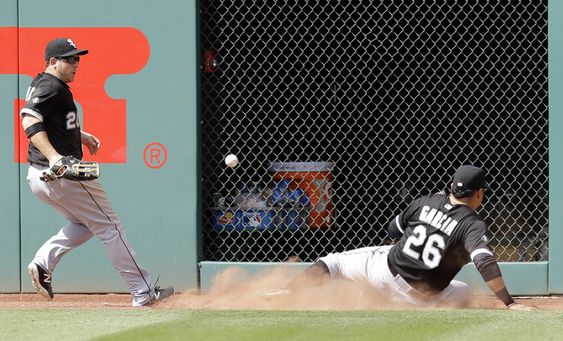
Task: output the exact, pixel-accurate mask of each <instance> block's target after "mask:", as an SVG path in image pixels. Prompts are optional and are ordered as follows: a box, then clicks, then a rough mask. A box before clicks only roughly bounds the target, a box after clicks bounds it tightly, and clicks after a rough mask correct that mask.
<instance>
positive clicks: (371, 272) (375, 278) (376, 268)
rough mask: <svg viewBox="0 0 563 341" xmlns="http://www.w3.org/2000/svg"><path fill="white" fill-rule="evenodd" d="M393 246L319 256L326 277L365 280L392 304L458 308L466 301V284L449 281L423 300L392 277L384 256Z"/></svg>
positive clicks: (400, 279)
mask: <svg viewBox="0 0 563 341" xmlns="http://www.w3.org/2000/svg"><path fill="white" fill-rule="evenodd" d="M392 247H393V245H388V246H373V247H365V248H361V249H356V250H351V251H346V252H341V253H331V254H329V255H327V256H326V257H322V258H320V260H322V261H323V262H324V263H325V264H326V265H327V267H328V269H329V271H330V276H331V277H335V278H345V279H348V280H352V281H354V282H362V281H364V282H365V281H367V282H368V283H369V284H370V285H371V286H373V287H374V288H376V289H377V290H378V291H379V292H380V293H382V294H383V295H385V296H386V297H388V298H389V299H390V300H391V301H393V302H396V303H408V304H412V305H414V306H421V307H427V306H449V307H462V306H465V305H467V304H468V303H469V299H470V291H469V286H468V285H467V284H465V283H464V282H461V281H457V280H453V281H451V283H450V285H449V286H448V287H446V288H445V289H444V290H443V291H441V292H440V293H438V294H436V295H433V296H430V297H428V298H426V299H424V298H423V297H424V295H421V294H420V293H419V292H418V291H417V290H416V289H414V288H413V287H411V286H410V285H409V284H408V283H407V282H406V281H405V280H404V279H403V278H402V277H401V276H400V275H397V276H393V274H391V271H390V270H389V265H388V264H387V255H388V254H389V250H391V248H392Z"/></svg>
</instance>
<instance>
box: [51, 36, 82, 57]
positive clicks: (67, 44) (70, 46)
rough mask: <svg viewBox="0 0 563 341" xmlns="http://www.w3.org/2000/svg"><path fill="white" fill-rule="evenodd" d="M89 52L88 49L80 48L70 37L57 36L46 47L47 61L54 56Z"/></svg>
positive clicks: (68, 55)
mask: <svg viewBox="0 0 563 341" xmlns="http://www.w3.org/2000/svg"><path fill="white" fill-rule="evenodd" d="M87 53H88V50H79V49H78V48H77V47H76V44H75V43H74V42H73V41H72V39H70V38H55V39H53V40H51V41H50V42H49V43H48V44H47V47H46V48H45V61H48V60H49V59H51V58H52V57H55V58H57V57H70V56H74V55H83V54H87Z"/></svg>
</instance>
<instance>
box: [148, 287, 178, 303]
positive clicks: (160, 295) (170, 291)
mask: <svg viewBox="0 0 563 341" xmlns="http://www.w3.org/2000/svg"><path fill="white" fill-rule="evenodd" d="M174 294H175V291H174V288H172V287H166V288H161V287H159V286H156V287H154V298H153V299H152V300H150V301H149V302H148V303H147V304H145V305H144V306H145V307H150V306H152V305H155V304H158V303H162V302H164V301H165V300H166V299H167V298H168V297H170V296H172V295H174Z"/></svg>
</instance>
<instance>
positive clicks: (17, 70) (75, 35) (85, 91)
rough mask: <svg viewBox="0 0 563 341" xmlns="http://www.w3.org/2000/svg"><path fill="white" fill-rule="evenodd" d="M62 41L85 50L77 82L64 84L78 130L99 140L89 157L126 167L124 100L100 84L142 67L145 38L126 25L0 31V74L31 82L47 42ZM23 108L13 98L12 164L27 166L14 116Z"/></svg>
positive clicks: (24, 139) (146, 53) (23, 141)
mask: <svg viewBox="0 0 563 341" xmlns="http://www.w3.org/2000/svg"><path fill="white" fill-rule="evenodd" d="M63 37H68V38H71V39H72V40H73V41H74V42H75V43H76V45H77V46H78V48H80V49H87V50H89V51H90V52H89V53H88V54H87V55H86V56H83V57H82V58H81V60H80V67H79V68H78V73H77V74H76V79H75V80H74V82H72V83H70V84H69V85H70V87H71V89H72V92H73V94H74V100H75V101H76V102H78V103H79V104H80V106H81V108H82V115H83V117H82V121H81V125H82V128H83V129H84V130H85V131H88V132H90V133H92V134H94V135H96V136H97V137H98V138H99V139H100V140H101V142H102V148H100V150H99V152H98V154H97V155H95V157H94V158H95V159H96V160H97V161H99V162H105V163H125V162H126V161H127V126H126V123H127V101H126V100H125V99H115V98H111V97H109V96H108V94H107V93H106V90H105V84H106V81H107V79H108V78H109V77H111V76H113V75H116V74H132V73H136V72H139V71H140V70H142V69H143V67H144V66H145V65H146V63H147V62H148V59H149V54H150V47H149V43H148V41H147V38H146V37H145V35H144V34H143V33H142V32H141V31H139V30H137V29H135V28H131V27H111V28H101V27H100V28H97V27H91V28H84V27H64V28H52V27H49V28H35V27H34V28H31V27H24V28H21V27H20V28H19V29H18V28H16V27H0V51H2V57H1V59H2V60H1V61H2V62H1V63H0V74H20V75H27V76H30V77H31V78H34V77H35V76H36V75H37V74H38V73H40V72H43V71H44V70H45V61H44V60H45V46H46V45H47V43H48V42H49V41H50V40H52V39H54V38H63ZM29 82H30V83H31V80H30V81H29ZM130 85H131V87H134V86H135V85H134V84H130ZM128 91H131V90H130V89H128ZM22 96H25V93H24V94H22ZM23 105H25V100H24V99H20V98H16V99H14V136H15V141H14V142H15V145H14V160H15V161H16V162H26V158H27V145H28V140H27V137H26V136H25V133H24V132H23V129H22V128H21V124H20V118H19V111H20V108H21V107H22V106H23ZM84 156H85V158H88V157H89V156H90V155H89V154H88V153H87V152H85V153H84Z"/></svg>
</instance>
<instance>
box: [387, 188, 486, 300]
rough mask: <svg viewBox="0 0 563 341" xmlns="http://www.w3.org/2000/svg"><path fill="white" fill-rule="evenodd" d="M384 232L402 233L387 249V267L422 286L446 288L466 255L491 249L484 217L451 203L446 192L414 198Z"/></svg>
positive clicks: (431, 290) (422, 288) (436, 289)
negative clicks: (393, 244) (396, 241)
mask: <svg viewBox="0 0 563 341" xmlns="http://www.w3.org/2000/svg"><path fill="white" fill-rule="evenodd" d="M388 232H389V235H390V236H391V237H393V238H396V237H399V236H401V239H400V240H399V242H398V243H397V244H396V245H395V246H394V247H393V248H392V249H391V250H390V252H389V257H388V263H389V269H390V270H391V272H392V273H393V275H397V274H399V275H401V277H403V278H404V279H405V281H407V282H408V283H409V284H410V285H411V286H413V287H414V288H415V289H417V290H419V291H421V292H426V293H437V292H440V291H442V290H443V289H444V288H446V287H447V286H448V285H449V283H450V282H451V280H452V279H453V278H454V277H455V275H456V274H457V273H458V272H459V271H460V270H461V268H462V267H463V265H465V264H466V263H467V262H469V260H470V259H471V258H470V255H471V257H473V256H474V254H475V253H476V252H485V253H487V254H488V253H490V254H491V255H492V252H491V251H490V247H489V245H488V238H487V237H486V233H487V226H486V224H485V222H484V221H483V219H482V218H481V217H480V216H479V215H478V214H477V213H476V212H475V211H473V210H472V209H471V208H470V207H468V206H467V205H463V204H460V205H453V204H452V203H451V201H450V199H449V196H448V195H446V194H445V193H437V194H432V195H428V196H424V197H421V198H418V199H416V200H414V201H413V202H412V203H411V204H410V205H409V206H408V207H407V209H406V210H405V211H403V212H402V213H400V214H399V215H398V216H397V217H396V218H395V219H394V220H393V221H391V223H390V224H389V227H388Z"/></svg>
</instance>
